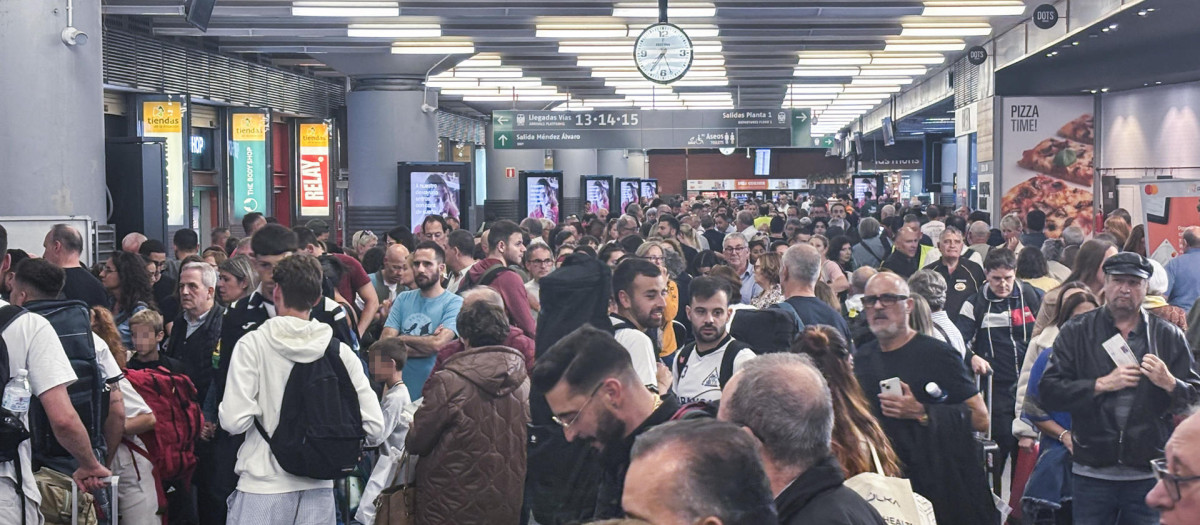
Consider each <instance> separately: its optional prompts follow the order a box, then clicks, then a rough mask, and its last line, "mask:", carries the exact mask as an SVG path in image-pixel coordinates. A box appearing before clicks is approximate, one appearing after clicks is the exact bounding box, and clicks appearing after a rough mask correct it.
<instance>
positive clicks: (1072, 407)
mask: <svg viewBox="0 0 1200 525" xmlns="http://www.w3.org/2000/svg"><path fill="white" fill-rule="evenodd" d="M1142 316H1143V318H1144V322H1145V323H1146V324H1145V329H1146V335H1147V336H1148V337H1149V349H1150V352H1153V353H1155V354H1157V355H1158V357H1159V358H1160V359H1162V360H1163V362H1164V363H1166V364H1167V368H1168V369H1170V370H1171V375H1174V376H1175V378H1176V383H1175V391H1174V392H1172V393H1170V394H1168V393H1167V392H1166V391H1165V390H1163V389H1161V388H1159V387H1157V386H1155V385H1154V383H1151V382H1150V380H1149V379H1147V378H1144V377H1143V378H1142V380H1141V381H1140V382H1139V383H1138V385H1137V386H1136V387H1135V388H1134V396H1135V397H1134V403H1133V406H1134V409H1133V410H1132V411H1131V412H1130V414H1129V419H1128V421H1126V423H1125V428H1124V429H1121V428H1119V426H1118V424H1117V421H1116V400H1117V396H1116V395H1114V394H1116V393H1115V392H1106V393H1104V394H1100V395H1096V394H1095V387H1096V379H1097V378H1100V377H1103V376H1105V375H1108V374H1109V373H1110V372H1112V371H1113V369H1115V368H1116V365H1115V364H1114V363H1113V360H1112V358H1111V357H1109V356H1108V352H1106V351H1105V350H1104V348H1103V346H1101V345H1102V343H1103V342H1104V341H1106V340H1108V339H1109V338H1110V337H1112V336H1114V335H1117V334H1118V333H1119V332H1118V331H1117V327H1116V326H1115V325H1114V324H1113V318H1112V315H1111V314H1109V312H1108V308H1100V309H1097V310H1093V311H1091V312H1088V313H1086V314H1083V315H1080V316H1078V317H1076V318H1074V319H1072V320H1071V321H1070V322H1068V323H1067V324H1066V325H1063V327H1062V331H1060V332H1059V334H1058V339H1055V340H1054V352H1053V353H1051V354H1050V364H1049V365H1048V366H1047V367H1046V373H1045V375H1044V376H1042V381H1041V383H1039V387H1040V388H1041V405H1042V408H1044V409H1046V410H1058V411H1065V412H1070V413H1071V427H1072V428H1071V439H1072V440H1073V441H1074V443H1075V454H1074V461H1075V462H1076V463H1079V464H1080V465H1086V466H1089V467H1111V466H1115V465H1127V466H1130V467H1137V468H1141V469H1147V470H1148V469H1149V465H1148V462H1149V461H1150V460H1152V459H1156V458H1161V457H1162V456H1163V446H1164V445H1166V443H1167V438H1168V437H1170V435H1171V430H1172V429H1173V428H1174V424H1173V418H1172V416H1173V414H1175V413H1177V412H1179V411H1181V410H1182V409H1184V408H1186V407H1187V406H1189V405H1192V404H1195V403H1196V402H1197V401H1198V400H1200V390H1198V389H1200V375H1197V373H1196V370H1195V368H1194V366H1193V364H1194V363H1193V360H1192V354H1191V352H1190V351H1189V350H1188V345H1187V340H1186V339H1185V338H1184V335H1183V332H1182V331H1180V330H1179V328H1178V327H1176V326H1175V325H1173V324H1171V323H1169V322H1167V321H1164V320H1163V319H1160V318H1158V317H1155V316H1153V315H1148V314H1146V313H1145V311H1143V312H1142ZM1140 329H1141V328H1139V330H1140ZM1135 333H1136V331H1135ZM1138 359H1139V360H1140V359H1141V356H1138Z"/></svg>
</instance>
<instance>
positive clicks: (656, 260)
mask: <svg viewBox="0 0 1200 525" xmlns="http://www.w3.org/2000/svg"><path fill="white" fill-rule="evenodd" d="M645 259H646V260H647V261H650V262H652V263H654V264H662V262H663V258H662V256H661V255H660V256H658V257H651V256H649V255H647V256H646V257H645Z"/></svg>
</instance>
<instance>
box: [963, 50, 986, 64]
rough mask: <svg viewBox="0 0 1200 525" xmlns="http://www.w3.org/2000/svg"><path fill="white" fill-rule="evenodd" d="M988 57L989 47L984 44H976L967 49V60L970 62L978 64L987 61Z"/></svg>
mask: <svg viewBox="0 0 1200 525" xmlns="http://www.w3.org/2000/svg"><path fill="white" fill-rule="evenodd" d="M987 57H988V52H987V48H985V47H983V46H975V47H972V48H971V49H968V50H967V62H970V63H972V64H974V65H977V66H978V65H981V64H983V63H984V62H987Z"/></svg>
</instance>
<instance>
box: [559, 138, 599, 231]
mask: <svg viewBox="0 0 1200 525" xmlns="http://www.w3.org/2000/svg"><path fill="white" fill-rule="evenodd" d="M596 153H597V152H596V150H594V149H560V150H554V169H556V170H561V171H562V172H563V201H565V202H564V203H563V205H564V208H563V217H566V216H567V215H571V214H579V213H580V212H582V211H583V198H582V197H583V183H582V182H581V179H580V177H582V176H584V175H596V174H597V173H599V172H597V171H596V169H597V168H598V166H597V158H596Z"/></svg>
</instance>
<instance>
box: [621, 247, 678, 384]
mask: <svg viewBox="0 0 1200 525" xmlns="http://www.w3.org/2000/svg"><path fill="white" fill-rule="evenodd" d="M612 287H613V289H612V294H613V303H614V305H615V306H616V313H613V314H610V315H609V320H610V321H612V325H613V329H614V330H615V332H614V333H613V336H614V337H616V339H617V343H619V344H620V345H621V346H623V347H625V350H626V351H627V352H629V358H630V362H631V363H632V366H633V370H634V372H635V373H637V376H638V377H639V378H640V379H641V381H642V384H643V385H646V387H647V388H650V389H651V390H655V391H657V388H658V386H657V385H658V379H657V376H656V372H657V359H655V356H657V355H658V349H657V348H656V345H655V342H654V340H653V339H651V338H650V336H648V335H646V331H647V330H654V329H657V328H659V327H661V326H662V324H663V312H664V311H665V310H666V308H667V276H665V275H663V273H662V270H660V269H659V267H658V265H656V264H654V263H652V262H650V261H648V260H646V259H642V258H640V257H633V258H629V259H626V260H625V261H622V262H621V263H620V264H618V265H617V269H616V270H614V271H613V277H612Z"/></svg>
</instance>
